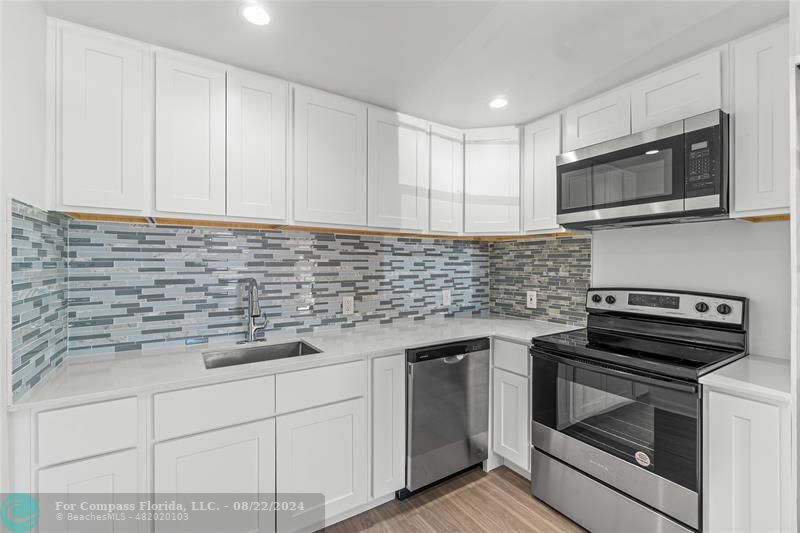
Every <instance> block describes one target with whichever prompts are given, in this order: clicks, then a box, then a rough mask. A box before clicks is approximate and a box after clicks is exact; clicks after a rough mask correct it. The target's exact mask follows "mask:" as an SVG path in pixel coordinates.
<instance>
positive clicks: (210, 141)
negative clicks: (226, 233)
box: [155, 51, 225, 215]
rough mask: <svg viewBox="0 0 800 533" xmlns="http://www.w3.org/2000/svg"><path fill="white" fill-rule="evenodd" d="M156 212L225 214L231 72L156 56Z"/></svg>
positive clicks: (187, 59)
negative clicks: (228, 79)
mask: <svg viewBox="0 0 800 533" xmlns="http://www.w3.org/2000/svg"><path fill="white" fill-rule="evenodd" d="M155 124H156V129H155V131H156V144H155V146H156V153H155V158H156V209H157V210H158V211H172V212H177V213H194V214H203V215H224V214H225V67H224V66H223V65H219V64H216V63H212V62H210V61H204V60H202V59H195V58H191V57H188V56H183V55H173V54H170V53H167V52H162V51H158V52H157V53H156V122H155Z"/></svg>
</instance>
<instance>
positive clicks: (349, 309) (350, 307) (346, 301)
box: [342, 296, 355, 315]
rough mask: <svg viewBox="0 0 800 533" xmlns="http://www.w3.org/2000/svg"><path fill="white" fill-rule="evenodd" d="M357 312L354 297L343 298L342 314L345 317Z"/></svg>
mask: <svg viewBox="0 0 800 533" xmlns="http://www.w3.org/2000/svg"><path fill="white" fill-rule="evenodd" d="M354 312H355V310H354V304H353V297H352V296H344V297H343V298H342V313H344V314H345V315H352V314H353V313H354Z"/></svg>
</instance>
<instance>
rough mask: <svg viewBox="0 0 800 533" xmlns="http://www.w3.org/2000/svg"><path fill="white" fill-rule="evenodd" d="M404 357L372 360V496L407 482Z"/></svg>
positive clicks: (394, 356)
mask: <svg viewBox="0 0 800 533" xmlns="http://www.w3.org/2000/svg"><path fill="white" fill-rule="evenodd" d="M405 372H406V358H405V355H404V354H399V355H390V356H388V357H379V358H376V359H373V361H372V497H373V498H379V497H381V496H384V495H386V494H391V493H392V492H394V491H396V490H400V489H402V488H403V487H404V486H405V479H406V469H405V466H406V446H405V445H406V419H405V415H406V375H405Z"/></svg>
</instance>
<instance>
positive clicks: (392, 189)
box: [367, 107, 428, 231]
mask: <svg viewBox="0 0 800 533" xmlns="http://www.w3.org/2000/svg"><path fill="white" fill-rule="evenodd" d="M368 116H369V123H368V126H367V131H368V138H369V141H368V142H367V162H368V164H367V178H368V185H367V191H368V193H369V196H368V201H367V208H368V213H369V216H368V223H369V225H370V226H372V227H379V228H389V229H415V230H419V231H424V230H425V229H427V225H428V133H427V127H428V124H427V123H426V122H425V121H423V120H419V119H415V118H412V117H408V116H405V115H401V114H399V113H394V112H392V111H387V110H385V109H378V108H374V107H373V108H370V109H369V112H368Z"/></svg>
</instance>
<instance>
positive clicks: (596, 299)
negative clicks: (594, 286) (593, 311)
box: [592, 294, 603, 304]
mask: <svg viewBox="0 0 800 533" xmlns="http://www.w3.org/2000/svg"><path fill="white" fill-rule="evenodd" d="M592 301H593V302H594V303H596V304H599V303H600V302H602V301H603V297H602V296H600V295H599V294H593V295H592Z"/></svg>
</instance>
